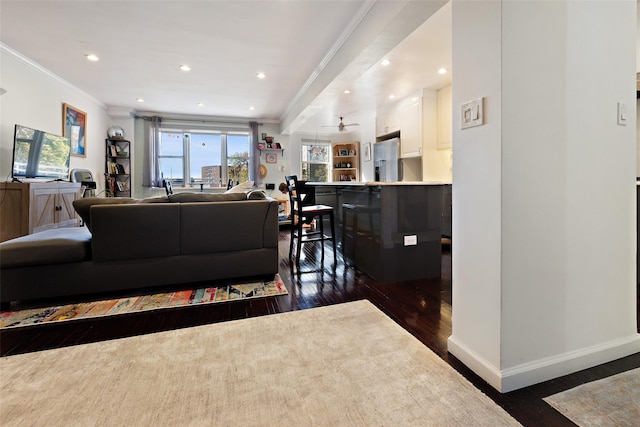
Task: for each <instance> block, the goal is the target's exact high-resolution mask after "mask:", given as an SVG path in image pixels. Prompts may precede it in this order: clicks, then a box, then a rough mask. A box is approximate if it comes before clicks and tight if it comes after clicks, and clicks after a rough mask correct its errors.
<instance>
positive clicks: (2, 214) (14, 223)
mask: <svg viewBox="0 0 640 427" xmlns="http://www.w3.org/2000/svg"><path fill="white" fill-rule="evenodd" d="M80 185H81V184H80V183H79V182H77V183H76V182H48V183H45V182H22V183H20V182H13V183H0V199H2V198H3V203H2V204H1V205H0V241H5V240H9V239H13V238H14V237H20V236H25V235H27V234H32V233H37V232H39V231H44V230H48V229H51V228H60V227H77V226H78V225H79V221H78V217H77V215H76V212H75V210H74V209H73V201H74V200H76V199H78V198H79V197H80Z"/></svg>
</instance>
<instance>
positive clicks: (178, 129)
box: [156, 125, 254, 188]
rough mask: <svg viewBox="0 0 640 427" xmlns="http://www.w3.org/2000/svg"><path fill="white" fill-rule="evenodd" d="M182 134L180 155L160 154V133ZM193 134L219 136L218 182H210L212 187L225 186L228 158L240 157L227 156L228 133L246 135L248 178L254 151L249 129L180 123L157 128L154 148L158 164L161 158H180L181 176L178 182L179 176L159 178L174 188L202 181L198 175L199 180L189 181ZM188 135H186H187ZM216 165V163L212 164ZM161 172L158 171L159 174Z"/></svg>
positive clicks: (227, 175)
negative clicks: (169, 182)
mask: <svg viewBox="0 0 640 427" xmlns="http://www.w3.org/2000/svg"><path fill="white" fill-rule="evenodd" d="M163 133H167V134H171V133H173V134H182V156H177V155H161V154H160V144H161V141H162V134H163ZM193 134H201V135H218V136H220V163H221V164H220V182H219V183H217V184H210V185H211V187H212V188H226V186H227V181H228V179H229V166H228V164H229V160H230V159H235V158H240V157H236V156H234V157H229V154H228V152H227V148H228V147H227V136H228V135H241V136H246V138H247V157H246V162H247V172H248V174H247V180H249V179H250V176H249V171H250V165H251V158H252V156H253V155H254V153H253V152H252V150H251V145H250V144H251V137H250V131H249V129H244V128H241V129H229V128H224V127H216V126H211V127H208V126H202V127H192V126H180V125H165V126H163V127H161V128H160V129H158V138H157V144H158V146H157V149H156V160H157V162H158V165H160V163H161V159H179V158H181V159H182V175H183V176H182V178H181V181H182V182H180V179H179V178H164V177H163V178H161V179H167V180H170V181H171V183H172V186H173V187H174V188H176V187H178V188H186V187H191V186H194V185H200V184H203V183H204V182H203V181H204V177H200V179H199V180H195V179H194V182H191V180H190V179H191V149H190V142H191V135H193ZM187 135H188V136H187ZM214 166H218V165H214ZM161 173H162V172H161V171H159V174H161Z"/></svg>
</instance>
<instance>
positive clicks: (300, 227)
mask: <svg viewBox="0 0 640 427" xmlns="http://www.w3.org/2000/svg"><path fill="white" fill-rule="evenodd" d="M285 180H286V183H287V188H288V190H289V203H290V205H291V241H290V242H289V260H292V255H293V245H294V242H295V244H296V253H295V265H296V268H297V271H298V274H300V273H301V271H300V252H301V251H302V244H303V243H308V242H320V246H321V252H322V256H321V259H320V263H321V265H323V264H324V242H325V241H327V240H329V241H331V242H332V244H333V268H334V269H335V267H336V265H337V256H336V240H335V234H336V231H335V222H334V215H333V207H331V206H328V205H317V204H313V205H308V204H305V196H306V193H304V192H303V191H301V186H300V184H299V182H298V177H297V176H296V175H291V176H286V177H285ZM325 217H329V222H330V224H331V235H327V234H325V233H324V219H325ZM314 219H318V221H317V222H318V223H319V224H318V229H314V228H312V227H313V220H314ZM305 224H307V225H306V226H305Z"/></svg>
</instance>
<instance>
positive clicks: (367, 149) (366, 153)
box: [362, 142, 371, 162]
mask: <svg viewBox="0 0 640 427" xmlns="http://www.w3.org/2000/svg"><path fill="white" fill-rule="evenodd" d="M362 158H363V160H364V161H365V162H370V161H371V143H370V142H366V143H365V144H364V150H363V151H362Z"/></svg>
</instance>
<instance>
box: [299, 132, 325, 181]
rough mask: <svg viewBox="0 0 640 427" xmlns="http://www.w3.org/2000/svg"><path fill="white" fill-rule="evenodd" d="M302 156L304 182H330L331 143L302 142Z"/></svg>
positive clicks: (302, 178) (301, 168)
mask: <svg viewBox="0 0 640 427" xmlns="http://www.w3.org/2000/svg"><path fill="white" fill-rule="evenodd" d="M301 142H302V144H301V146H302V153H301V156H300V159H301V165H300V166H301V167H300V170H301V171H302V177H301V178H300V179H301V180H303V181H314V182H328V181H329V169H330V168H331V156H330V155H329V153H331V143H330V142H328V141H327V142H318V141H306V140H304V139H303V140H302V141H301Z"/></svg>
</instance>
